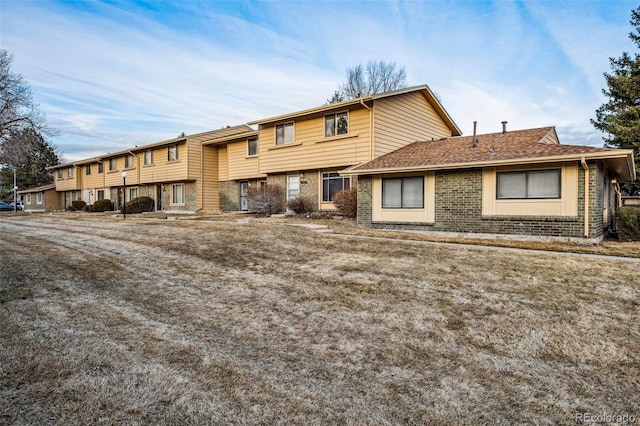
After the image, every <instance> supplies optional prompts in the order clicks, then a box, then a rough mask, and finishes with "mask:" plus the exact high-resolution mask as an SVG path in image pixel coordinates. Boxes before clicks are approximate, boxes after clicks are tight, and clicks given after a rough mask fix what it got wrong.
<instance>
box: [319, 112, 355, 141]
mask: <svg viewBox="0 0 640 426" xmlns="http://www.w3.org/2000/svg"><path fill="white" fill-rule="evenodd" d="M342 114H346V115H347V132H346V133H338V115H342ZM331 116H333V117H334V126H333V130H334V132H335V133H334V134H333V135H327V117H331ZM323 124H324V137H325V139H333V138H343V137H345V136H349V110H348V109H347V110H344V111H336V112H333V113H329V114H325V115H324V122H323Z"/></svg>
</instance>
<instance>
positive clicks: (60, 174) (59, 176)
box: [58, 169, 62, 179]
mask: <svg viewBox="0 0 640 426" xmlns="http://www.w3.org/2000/svg"><path fill="white" fill-rule="evenodd" d="M58 179H62V169H58Z"/></svg>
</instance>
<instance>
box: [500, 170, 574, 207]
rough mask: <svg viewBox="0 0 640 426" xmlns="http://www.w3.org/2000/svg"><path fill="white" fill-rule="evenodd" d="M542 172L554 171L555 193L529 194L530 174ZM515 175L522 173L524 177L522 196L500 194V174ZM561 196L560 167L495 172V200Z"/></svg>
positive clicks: (556, 198) (557, 197) (558, 197)
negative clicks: (556, 181)
mask: <svg viewBox="0 0 640 426" xmlns="http://www.w3.org/2000/svg"><path fill="white" fill-rule="evenodd" d="M542 173H554V174H556V175H557V180H558V185H557V188H556V190H557V191H556V195H553V196H535V195H533V196H532V195H530V194H529V191H530V188H529V181H530V176H531V175H535V174H542ZM509 175H511V176H515V175H522V176H523V177H524V187H523V190H524V191H523V194H522V196H501V195H500V193H501V191H500V184H501V179H500V178H501V177H502V176H505V177H506V176H509ZM560 198H562V170H561V169H556V168H554V169H533V170H518V171H508V172H497V173H496V200H558V199H560Z"/></svg>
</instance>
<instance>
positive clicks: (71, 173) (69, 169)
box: [67, 167, 73, 179]
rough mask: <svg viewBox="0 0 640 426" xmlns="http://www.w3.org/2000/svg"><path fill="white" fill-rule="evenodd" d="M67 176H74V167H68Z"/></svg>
mask: <svg viewBox="0 0 640 426" xmlns="http://www.w3.org/2000/svg"><path fill="white" fill-rule="evenodd" d="M67 178H69V179H71V178H73V167H67Z"/></svg>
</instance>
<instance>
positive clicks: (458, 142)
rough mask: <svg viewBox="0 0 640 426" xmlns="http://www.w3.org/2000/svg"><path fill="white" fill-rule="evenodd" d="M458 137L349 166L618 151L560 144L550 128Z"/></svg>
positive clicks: (410, 166)
mask: <svg viewBox="0 0 640 426" xmlns="http://www.w3.org/2000/svg"><path fill="white" fill-rule="evenodd" d="M476 140H477V144H476V146H474V144H473V136H460V137H453V138H444V139H438V140H432V141H422V142H415V143H412V144H411V145H407V146H405V147H403V148H400V149H398V150H396V151H394V152H391V153H389V154H386V155H383V156H381V157H379V158H376V159H374V160H372V161H369V162H367V163H364V164H360V165H357V166H355V167H352V168H351V169H349V171H352V172H356V173H357V172H361V171H366V170H383V169H394V170H402V169H413V168H415V169H420V168H446V167H447V166H452V167H454V166H456V165H467V166H471V165H473V164H474V163H478V165H479V164H482V163H499V162H501V161H504V162H505V163H508V162H510V160H527V159H530V160H534V159H539V158H544V157H559V156H572V155H575V156H578V155H584V154H593V153H607V152H616V151H618V152H619V150H615V149H608V148H596V147H590V146H578V145H560V144H559V143H558V139H557V136H556V133H555V128H554V127H542V128H537V129H527V130H516V131H509V132H505V133H489V134H482V135H477V136H476Z"/></svg>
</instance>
